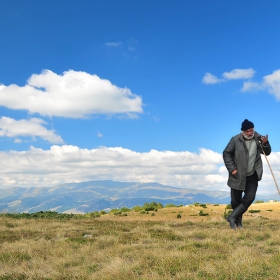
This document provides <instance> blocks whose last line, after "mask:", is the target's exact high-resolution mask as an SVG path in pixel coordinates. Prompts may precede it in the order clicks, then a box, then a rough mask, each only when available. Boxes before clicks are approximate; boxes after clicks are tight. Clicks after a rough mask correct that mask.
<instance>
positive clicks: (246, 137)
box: [242, 131, 255, 140]
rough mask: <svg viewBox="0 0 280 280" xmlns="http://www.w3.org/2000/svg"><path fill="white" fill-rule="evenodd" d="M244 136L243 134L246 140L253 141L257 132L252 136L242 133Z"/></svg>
mask: <svg viewBox="0 0 280 280" xmlns="http://www.w3.org/2000/svg"><path fill="white" fill-rule="evenodd" d="M242 134H243V136H244V138H245V139H247V140H251V139H253V138H254V136H255V132H254V133H253V135H252V136H247V135H246V134H245V133H244V132H243V131H242Z"/></svg>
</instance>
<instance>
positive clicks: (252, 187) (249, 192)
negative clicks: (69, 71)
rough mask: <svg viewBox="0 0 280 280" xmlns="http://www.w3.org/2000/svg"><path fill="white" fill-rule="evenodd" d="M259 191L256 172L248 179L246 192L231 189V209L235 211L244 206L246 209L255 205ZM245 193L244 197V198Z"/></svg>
mask: <svg viewBox="0 0 280 280" xmlns="http://www.w3.org/2000/svg"><path fill="white" fill-rule="evenodd" d="M257 189H258V175H257V172H255V173H254V174H253V175H251V176H247V177H246V186H245V191H240V190H235V189H231V193H230V194H231V207H232V209H234V208H235V207H237V206H238V205H239V204H242V205H243V206H244V207H245V208H246V209H248V208H249V206H250V205H251V204H252V203H253V201H254V200H255V197H256V193H257ZM243 192H244V196H243V197H242V195H243Z"/></svg>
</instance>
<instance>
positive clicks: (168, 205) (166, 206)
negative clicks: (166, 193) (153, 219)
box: [165, 203, 177, 208]
mask: <svg viewBox="0 0 280 280" xmlns="http://www.w3.org/2000/svg"><path fill="white" fill-rule="evenodd" d="M168 207H177V205H175V204H173V203H168V204H166V205H165V208H168Z"/></svg>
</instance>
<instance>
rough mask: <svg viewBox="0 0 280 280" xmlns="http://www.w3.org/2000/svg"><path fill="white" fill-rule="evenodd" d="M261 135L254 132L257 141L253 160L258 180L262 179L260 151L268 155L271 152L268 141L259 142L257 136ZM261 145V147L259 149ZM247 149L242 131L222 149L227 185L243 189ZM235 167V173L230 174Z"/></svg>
mask: <svg viewBox="0 0 280 280" xmlns="http://www.w3.org/2000/svg"><path fill="white" fill-rule="evenodd" d="M259 136H261V135H260V134H259V133H257V132H255V136H254V139H255V141H256V143H257V156H256V161H255V170H256V172H257V174H258V180H259V181H260V180H261V179H262V174H263V166H262V159H261V153H262V149H263V151H264V152H265V154H266V155H267V156H268V155H269V154H270V153H271V147H270V144H269V142H267V143H266V145H262V144H260V141H259V140H258V139H257V137H259ZM261 145H262V149H261ZM248 156H249V153H248V149H247V147H246V144H245V140H244V138H243V135H242V133H240V134H238V135H236V136H234V137H232V138H231V139H230V141H229V143H228V145H227V146H226V148H225V149H224V151H223V159H224V162H225V166H226V168H227V170H228V172H229V176H228V182H227V184H228V186H229V187H231V188H233V189H236V190H245V185H246V171H247V166H248ZM235 169H237V174H236V175H232V174H231V172H232V171H233V170H235Z"/></svg>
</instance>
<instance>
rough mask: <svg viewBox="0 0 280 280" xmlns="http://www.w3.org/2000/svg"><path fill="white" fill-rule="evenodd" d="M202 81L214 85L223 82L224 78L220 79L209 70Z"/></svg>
mask: <svg viewBox="0 0 280 280" xmlns="http://www.w3.org/2000/svg"><path fill="white" fill-rule="evenodd" d="M202 82H203V83H204V84H206V85H211V84H212V85H213V84H218V83H221V82H223V80H222V79H219V78H217V77H216V76H214V75H212V74H211V73H209V72H207V73H206V74H205V75H204V77H203V79H202Z"/></svg>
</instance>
